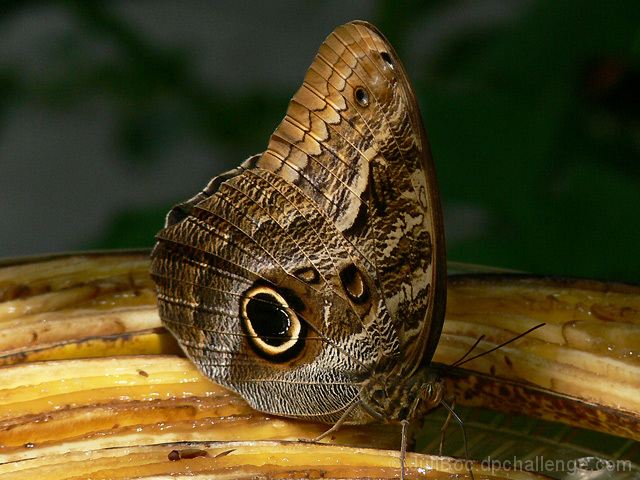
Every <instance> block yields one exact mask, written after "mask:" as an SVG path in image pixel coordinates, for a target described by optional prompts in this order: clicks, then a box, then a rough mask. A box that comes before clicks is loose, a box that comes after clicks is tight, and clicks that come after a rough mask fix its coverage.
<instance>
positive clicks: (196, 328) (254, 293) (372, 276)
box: [151, 22, 445, 422]
mask: <svg viewBox="0 0 640 480" xmlns="http://www.w3.org/2000/svg"><path fill="white" fill-rule="evenodd" d="M444 268H445V262H444V237H443V228H442V218H441V213H440V204H439V196H438V190H437V183H436V178H435V171H434V168H433V164H432V160H431V155H430V151H429V146H428V143H427V139H426V135H425V133H424V128H423V126H422V121H421V118H420V113H419V110H418V105H417V102H416V99H415V96H414V93H413V91H412V89H411V87H410V85H409V83H408V80H407V78H406V73H405V72H404V69H403V67H402V65H401V64H400V61H399V60H398V58H397V55H396V53H395V52H394V51H393V49H392V48H391V46H390V45H389V43H388V42H387V41H386V40H385V39H384V37H383V36H382V35H381V34H380V33H379V32H378V31H377V30H376V29H375V28H374V27H372V26H371V25H369V24H366V23H364V22H353V23H350V24H347V25H344V26H342V27H339V28H338V29H336V31H334V32H333V33H332V34H331V35H330V36H329V37H328V38H327V40H326V41H325V43H324V44H323V45H322V46H321V47H320V51H319V53H318V55H317V57H316V58H315V60H314V61H313V63H312V65H311V67H310V69H309V71H308V72H307V75H306V77H305V80H304V84H303V86H302V87H301V89H300V90H299V91H298V92H297V93H296V95H295V96H294V97H293V99H292V101H291V103H290V105H289V108H288V110H287V115H286V117H285V119H284V120H283V122H282V123H281V124H280V126H279V127H278V128H277V129H276V131H275V132H274V134H273V136H272V137H271V140H270V142H269V146H268V149H267V151H266V152H265V153H263V154H262V155H256V156H254V157H252V158H250V159H249V160H247V161H246V162H245V163H243V164H242V165H241V166H240V167H239V168H237V169H236V170H233V171H231V172H228V173H226V174H224V175H222V176H220V177H217V178H215V179H214V180H212V181H211V183H210V184H209V185H208V186H207V187H206V188H205V189H204V190H203V191H202V192H201V193H200V194H198V195H196V196H195V197H194V198H192V199H191V200H189V201H187V202H185V203H183V204H181V205H178V206H176V207H175V208H174V209H173V210H172V211H171V212H170V213H169V215H168V217H167V225H166V227H165V228H164V229H163V230H162V231H160V232H159V234H158V244H157V245H156V247H155V249H154V252H153V261H152V267H151V272H152V276H153V278H154V280H155V281H156V283H157V286H158V297H159V306H160V315H161V318H162V320H163V322H164V324H165V325H166V326H167V327H168V328H169V329H170V330H171V331H172V332H173V333H174V335H175V336H176V337H177V338H178V340H179V341H180V343H181V345H182V347H183V348H184V349H185V351H186V352H187V354H188V355H189V356H190V358H191V359H192V360H193V361H194V362H195V363H196V364H197V365H198V366H199V368H200V369H201V370H202V371H203V372H204V373H205V374H206V375H208V376H209V377H210V378H212V379H213V380H215V381H217V382H219V383H222V384H224V385H227V386H229V387H231V388H233V389H234V390H235V391H237V392H238V393H240V394H241V395H242V396H243V397H244V398H245V399H247V401H248V402H249V403H250V404H251V405H252V406H253V407H254V408H256V409H258V410H262V411H266V412H269V413H274V414H279V415H285V416H294V417H303V418H313V419H317V420H322V421H326V422H335V421H337V420H338V419H339V418H341V416H342V415H343V414H344V412H345V411H346V409H347V408H348V407H349V405H352V404H353V403H354V402H357V401H358V400H359V399H361V398H362V397H361V395H362V391H363V385H364V384H365V383H366V382H367V381H368V380H369V379H371V378H372V377H375V378H377V377H386V376H388V374H389V372H391V371H392V370H393V371H394V372H395V373H398V374H402V375H403V376H409V375H410V374H411V373H412V372H413V371H414V370H415V369H416V368H417V367H418V365H419V363H420V361H421V360H423V361H426V362H428V361H429V360H430V358H431V356H432V354H433V351H434V350H435V345H436V343H437V341H438V337H439V335H440V329H441V327H442V317H443V313H444V301H445V297H444V291H445V290H444V280H445V271H444ZM378 383H379V382H378ZM360 403H362V400H360ZM369 413H370V412H369ZM369 413H367V411H366V409H364V408H362V409H356V410H353V411H352V412H351V414H350V417H349V419H350V421H352V422H364V421H370V420H371V416H370V414H369Z"/></svg>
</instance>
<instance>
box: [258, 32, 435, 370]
mask: <svg viewBox="0 0 640 480" xmlns="http://www.w3.org/2000/svg"><path fill="white" fill-rule="evenodd" d="M258 165H259V166H261V167H263V168H267V169H269V170H271V171H273V172H276V173H278V174H279V175H281V176H282V177H283V178H286V179H287V180H288V181H290V182H292V183H294V184H295V185H297V186H298V187H299V188H300V189H302V190H303V191H304V193H305V194H306V195H308V196H309V197H310V198H311V199H312V200H313V201H314V203H315V204H316V205H318V208H319V209H320V210H321V211H322V212H323V214H324V215H325V216H326V217H327V218H328V219H330V221H331V222H333V224H334V225H335V226H336V228H337V229H338V230H339V231H340V232H342V234H343V235H344V236H345V238H346V239H347V240H348V241H349V242H350V243H351V244H352V245H354V247H355V248H356V250H357V251H358V253H359V254H360V255H361V256H362V258H363V263H364V265H365V266H366V268H367V272H368V274H369V275H370V276H371V278H373V279H375V283H376V288H377V289H378V290H379V292H380V295H381V297H382V299H383V301H384V304H385V307H386V310H387V312H388V315H385V316H383V317H381V318H379V319H378V321H379V324H378V329H379V330H380V331H384V330H385V329H386V328H388V324H385V323H386V322H388V321H389V320H390V321H391V324H392V325H393V328H394V329H395V330H396V331H397V332H398V336H397V340H398V344H394V345H389V346H387V350H388V353H389V354H391V355H393V356H396V355H398V353H400V355H401V357H402V358H403V362H404V365H405V366H406V367H407V368H406V370H407V373H411V372H412V371H413V369H414V368H415V367H416V366H417V365H418V364H419V362H420V360H421V359H422V357H423V354H424V352H427V353H426V355H427V357H428V358H424V360H425V361H426V362H429V361H430V360H431V356H432V355H433V352H434V350H435V347H436V344H437V342H438V339H439V336H440V331H441V328H442V322H443V318H444V309H445V301H446V298H445V295H444V293H445V288H446V285H445V278H446V271H445V269H446V261H445V242H444V228H443V224H442V214H441V206H440V196H439V191H438V184H437V180H436V173H435V168H434V165H433V160H432V157H431V150H430V148H429V144H428V140H427V135H426V133H425V130H424V126H423V123H422V118H421V115H420V110H419V107H418V102H417V100H416V97H415V94H414V92H413V89H412V87H411V85H410V83H409V80H408V78H407V74H406V72H405V70H404V67H403V66H402V64H401V62H400V60H399V58H398V56H397V54H396V53H395V51H394V50H393V48H392V47H391V45H390V44H389V42H388V41H387V40H386V39H385V38H384V37H383V35H382V34H381V33H380V32H379V31H378V30H377V29H376V28H375V27H373V26H372V25H370V24H368V23H365V22H352V23H349V24H347V25H343V26H341V27H339V28H338V29H336V30H335V31H334V32H333V33H332V34H331V35H330V36H329V37H328V38H327V40H326V41H325V42H324V44H323V45H322V46H321V47H320V50H319V52H318V55H317V57H316V58H315V60H314V61H313V63H312V64H311V67H310V68H309V70H308V72H307V74H306V76H305V79H304V83H303V85H302V88H301V89H300V90H299V91H298V92H297V93H296V94H295V96H294V97H293V99H292V101H291V103H290V105H289V109H288V110H287V116H286V117H285V119H284V121H283V122H282V123H281V124H280V126H279V127H278V128H277V130H276V131H275V133H274V134H273V136H272V137H271V140H270V142H269V148H268V150H267V151H266V152H265V153H264V154H263V155H262V157H261V158H260V159H259V161H258ZM381 322H384V323H381Z"/></svg>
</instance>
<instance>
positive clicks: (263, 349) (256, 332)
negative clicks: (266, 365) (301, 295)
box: [240, 285, 306, 362]
mask: <svg viewBox="0 0 640 480" xmlns="http://www.w3.org/2000/svg"><path fill="white" fill-rule="evenodd" d="M240 323H241V325H242V329H243V330H244V332H245V334H246V336H247V337H246V338H247V340H248V343H249V345H250V346H251V348H252V349H253V350H254V351H255V352H256V353H257V354H258V355H260V356H261V357H263V358H265V359H267V360H271V361H274V362H281V361H286V360H290V359H291V358H293V357H295V356H296V355H297V354H298V353H300V351H301V350H302V347H303V346H304V342H305V337H306V324H304V323H303V322H301V321H300V318H299V317H298V315H297V314H296V312H295V311H294V310H293V309H292V308H291V307H290V306H289V303H288V302H287V300H286V299H285V298H284V297H283V296H282V295H281V294H280V293H279V292H278V291H277V290H276V289H275V288H274V287H272V286H270V285H257V286H254V287H252V288H250V289H249V290H247V292H245V294H244V295H243V297H242V301H241V302H240Z"/></svg>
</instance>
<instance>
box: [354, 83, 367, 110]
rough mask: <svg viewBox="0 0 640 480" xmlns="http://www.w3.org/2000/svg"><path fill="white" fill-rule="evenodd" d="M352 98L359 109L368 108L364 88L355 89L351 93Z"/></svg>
mask: <svg viewBox="0 0 640 480" xmlns="http://www.w3.org/2000/svg"><path fill="white" fill-rule="evenodd" d="M353 98H354V99H355V101H356V102H357V103H358V105H360V106H361V107H367V106H369V92H367V90H366V89H365V88H364V87H356V88H355V90H354V91H353Z"/></svg>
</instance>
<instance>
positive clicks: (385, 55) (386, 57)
mask: <svg viewBox="0 0 640 480" xmlns="http://www.w3.org/2000/svg"><path fill="white" fill-rule="evenodd" d="M380 57H381V58H382V59H383V60H384V61H385V62H387V65H389V67H391V68H394V65H393V62H392V61H391V55H389V54H388V53H387V52H380Z"/></svg>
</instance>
